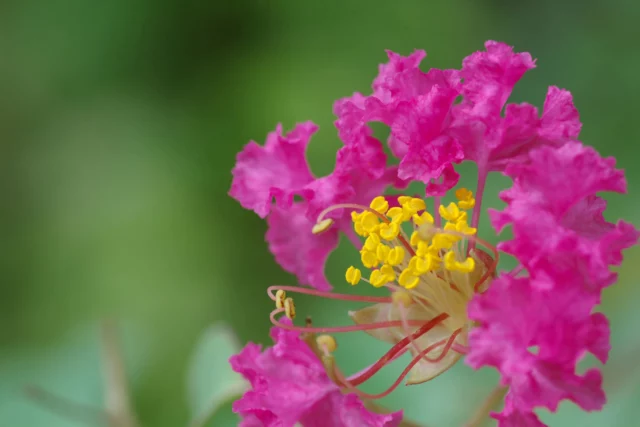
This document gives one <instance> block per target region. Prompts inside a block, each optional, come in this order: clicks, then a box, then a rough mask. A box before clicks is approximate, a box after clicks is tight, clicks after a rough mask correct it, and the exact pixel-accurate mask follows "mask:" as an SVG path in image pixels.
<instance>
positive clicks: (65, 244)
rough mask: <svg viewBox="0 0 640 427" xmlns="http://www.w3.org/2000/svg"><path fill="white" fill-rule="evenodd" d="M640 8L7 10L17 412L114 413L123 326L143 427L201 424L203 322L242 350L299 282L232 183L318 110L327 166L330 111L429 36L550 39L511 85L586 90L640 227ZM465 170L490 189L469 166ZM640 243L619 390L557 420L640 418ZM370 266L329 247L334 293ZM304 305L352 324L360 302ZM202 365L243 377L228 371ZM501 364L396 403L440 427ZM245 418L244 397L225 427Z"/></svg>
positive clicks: (15, 417)
mask: <svg viewBox="0 0 640 427" xmlns="http://www.w3.org/2000/svg"><path fill="white" fill-rule="evenodd" d="M639 18H640V3H638V2H634V1H631V0H616V1H609V2H601V1H598V0H584V1H581V2H578V1H569V0H567V1H556V0H538V1H535V2H514V1H506V0H477V1H471V0H450V1H446V2H445V1H427V0H421V1H411V0H404V1H402V2H388V1H366V2H365V1H338V0H323V1H315V2H311V1H294V0H288V1H284V0H272V1H266V0H265V1H260V0H236V1H234V2H230V1H218V2H198V1H182V2H179V1H157V0H154V1H151V0H137V1H133V2H132V1H128V0H112V1H98V0H51V1H37V0H20V1H18V0H15V1H11V0H9V1H4V2H2V4H1V5H0V52H1V54H0V94H1V95H0V141H1V142H0V144H1V145H0V146H1V147H2V150H1V152H0V197H1V200H2V203H1V205H0V206H1V207H0V227H1V230H0V232H1V234H0V235H1V240H0V241H1V243H0V250H1V256H0V266H1V270H0V271H1V275H0V280H1V282H0V290H1V294H0V295H1V296H0V316H1V317H0V319H1V321H0V425H1V426H18V427H19V426H51V427H63V426H74V425H82V422H81V421H82V420H81V419H80V418H81V417H79V416H78V414H76V413H73V411H71V412H72V413H66V415H64V416H58V415H55V414H52V413H51V411H49V410H46V409H45V408H44V406H43V404H42V402H40V403H35V402H34V401H33V399H31V400H30V399H28V398H26V397H25V394H24V393H23V387H24V386H25V385H28V384H37V385H38V386H41V387H43V388H45V389H46V390H49V391H52V392H55V393H57V394H58V395H60V396H64V397H65V398H68V399H71V400H73V401H75V402H79V403H84V404H92V405H95V406H98V407H99V406H100V405H102V400H103V395H104V393H105V392H104V381H103V379H102V377H101V371H100V370H101V359H100V345H99V344H100V340H99V324H100V321H101V320H102V319H104V318H106V317H109V318H113V319H116V320H117V322H118V324H119V328H120V332H121V335H122V340H123V345H124V354H125V360H126V363H127V373H128V378H129V382H130V389H131V394H132V400H133V404H134V405H135V409H136V412H137V414H138V417H139V419H140V421H141V424H142V425H144V426H154V427H155V426H157V427H165V426H166V427H175V426H180V425H187V422H188V420H189V419H190V418H191V417H192V414H191V413H190V402H189V398H188V392H187V388H188V386H187V382H188V381H187V377H188V372H189V370H190V368H189V365H190V364H191V363H193V358H194V356H193V353H194V348H195V347H196V343H197V342H198V340H200V339H201V338H200V337H201V336H202V334H203V332H204V331H205V330H206V329H207V328H208V327H209V326H210V325H212V324H215V323H217V322H220V321H224V322H225V323H226V325H229V326H230V327H231V328H232V329H233V331H234V333H235V334H236V335H237V337H238V340H239V341H240V342H242V343H244V342H246V341H249V340H251V341H257V342H263V343H269V342H270V341H269V338H268V336H267V333H268V329H269V321H268V317H267V316H268V313H269V311H270V310H271V308H272V303H271V301H270V300H269V299H268V298H267V297H266V295H265V288H266V287H267V286H268V285H271V284H276V283H277V284H294V283H295V280H294V278H293V277H292V276H290V275H288V274H286V273H284V272H283V271H282V270H281V269H280V268H279V267H278V266H277V265H276V263H275V262H274V261H273V259H272V257H271V255H270V254H269V252H268V250H267V246H266V244H265V242H264V232H265V229H266V228H265V223H264V221H262V220H260V219H259V218H258V217H257V216H256V215H255V214H253V213H252V212H248V211H245V210H243V209H242V208H241V207H240V206H239V205H238V204H237V203H236V202H235V201H234V200H232V199H231V198H229V197H228V196H227V191H228V189H229V186H230V182H231V174H230V170H231V168H232V166H233V164H234V161H235V155H236V153H237V152H238V151H239V150H240V149H241V148H242V147H243V145H244V144H245V143H247V142H248V141H249V140H251V139H253V140H256V141H258V142H260V143H262V142H263V141H264V138H265V136H266V134H267V133H268V132H269V131H271V130H272V129H274V127H275V125H276V124H277V123H279V122H280V123H282V124H283V125H284V127H285V129H289V128H291V127H292V126H293V125H294V124H295V123H296V122H298V121H303V120H308V119H311V120H314V121H315V122H316V123H318V124H319V125H320V127H321V131H320V133H319V134H317V135H316V137H315V139H314V140H313V142H312V144H311V146H310V149H309V153H308V157H309V161H310V162H311V165H312V167H313V169H314V172H315V173H317V174H318V175H321V174H326V173H328V172H329V171H331V169H332V161H333V159H334V155H335V151H336V149H337V148H338V147H339V146H340V142H339V140H338V138H337V136H336V132H335V129H334V127H333V124H332V122H333V120H334V118H333V116H332V112H331V111H332V110H331V108H332V103H333V101H334V100H336V99H338V98H340V97H343V96H347V95H350V94H351V93H352V92H353V91H364V92H367V91H368V90H369V86H370V83H371V81H372V79H373V77H374V76H375V75H376V73H377V65H378V64H379V63H381V62H384V61H385V60H386V56H385V54H384V49H392V50H394V51H397V52H400V53H402V54H408V53H410V52H411V51H412V50H413V49H415V48H424V49H426V50H427V52H428V54H429V57H428V58H427V60H426V65H427V66H433V67H443V68H444V67H459V66H460V64H461V60H462V58H463V57H464V56H466V55H468V54H469V53H471V52H473V51H476V50H479V49H482V45H483V42H484V41H485V40H487V39H496V40H501V41H505V42H507V43H509V44H511V45H514V46H515V47H516V49H517V50H519V51H530V52H531V53H532V55H533V56H534V57H536V58H538V63H537V64H538V68H537V69H535V70H533V71H531V72H529V73H528V74H527V75H526V76H525V77H524V79H523V80H522V81H521V83H520V84H519V85H518V87H517V89H516V91H515V92H514V95H513V97H512V100H515V101H523V100H527V101H529V102H531V103H533V104H536V105H538V106H541V104H542V101H543V99H544V95H545V93H546V88H547V86H548V85H551V84H555V85H558V86H560V87H565V88H568V89H570V90H571V91H572V93H573V95H574V98H575V102H576V104H577V106H578V108H579V110H580V112H581V117H582V120H583V122H584V127H583V132H582V139H583V140H584V141H585V142H586V143H588V144H590V145H593V146H595V147H596V148H597V149H598V150H599V151H600V152H601V153H602V154H603V155H612V156H616V157H617V158H618V164H619V166H620V167H622V168H624V169H626V171H627V176H628V180H629V194H628V195H626V196H615V197H610V198H609V200H610V209H609V212H608V216H609V219H616V218H618V217H622V218H625V219H627V220H630V221H632V222H635V223H636V224H640V211H639V205H640V169H639V168H638V160H639V157H640V156H639V153H640V151H639V148H638V136H639V132H638V117H637V114H638V111H639V110H638V108H637V106H636V105H635V104H636V102H637V100H638V99H639V98H640V80H639V79H638V75H639V74H640V55H638V47H637V43H638V40H639V37H638V36H639V35H640V34H639V33H638V25H637V23H638V20H639ZM376 132H377V133H379V134H380V136H381V137H384V132H385V130H384V129H383V128H377V129H376ZM463 171H467V172H469V171H472V169H468V168H467V169H464V168H463ZM464 182H465V183H467V184H469V185H470V186H471V188H473V176H472V175H469V174H467V177H466V181H464ZM505 184H506V181H505V180H503V179H501V178H500V177H493V178H492V180H491V182H490V185H489V189H488V191H487V192H488V194H489V198H488V200H489V202H488V205H493V206H500V204H499V202H498V199H497V192H498V190H499V189H500V188H501V187H502V186H504V185H505ZM483 225H484V228H483V230H482V231H481V235H483V236H484V237H490V236H491V230H490V229H488V228H487V227H486V226H487V221H486V217H485V218H484V219H483ZM345 243H346V242H345ZM626 257H627V260H626V262H625V264H624V265H623V267H622V268H621V269H620V283H619V284H618V285H616V286H615V287H613V288H611V289H610V290H608V291H607V292H606V293H605V301H604V303H603V305H602V309H603V310H604V311H605V312H606V313H607V314H608V315H609V316H610V319H611V323H612V328H613V334H612V339H613V344H614V347H613V350H612V352H611V360H610V365H608V366H607V368H605V373H606V387H607V389H608V390H609V392H610V394H609V400H610V402H609V404H608V405H607V407H606V409H605V410H604V411H603V412H602V413H597V414H586V413H583V412H580V411H578V410H577V409H575V407H574V406H573V405H571V404H565V405H562V406H561V408H560V411H559V414H555V415H547V414H546V413H543V414H542V416H543V419H544V420H546V421H547V422H550V423H551V425H554V426H556V425H558V426H573V425H581V426H603V425H606V426H631V425H635V423H634V422H633V421H632V420H634V419H636V420H637V417H638V415H640V407H639V406H638V404H637V403H638V401H639V399H640V385H639V384H640V377H639V375H638V367H637V365H638V362H637V357H635V356H634V354H637V352H638V350H640V336H639V335H638V333H637V331H638V328H639V327H640V312H639V311H638V310H637V304H636V303H635V300H636V299H637V298H638V297H640V289H639V288H638V284H639V283H638V282H639V279H638V275H637V273H636V271H637V270H635V268H634V266H636V265H638V262H640V251H639V250H638V249H633V250H630V251H628V252H627V254H626ZM354 259H357V254H356V253H355V251H354V250H352V249H350V247H349V246H348V245H347V244H345V245H342V247H341V248H340V249H339V250H338V251H337V252H336V253H335V254H334V255H333V256H332V257H331V259H330V261H329V265H328V274H329V277H330V278H331V279H332V280H333V282H334V283H335V284H336V288H337V289H339V290H342V289H345V286H346V285H343V284H342V283H343V279H342V274H343V271H344V268H345V267H346V266H348V265H349V264H350V263H351V262H352V261H353V260H354ZM347 291H349V290H347ZM297 303H298V304H297V305H298V311H299V312H300V313H301V314H312V315H313V316H314V321H315V322H316V323H325V324H334V325H335V324H344V323H346V322H347V321H348V318H347V317H346V310H347V309H349V308H353V307H352V306H349V305H343V304H339V303H333V302H330V303H327V302H324V301H317V300H314V299H304V298H301V299H299V300H298V301H297ZM352 338H353V339H350V340H342V341H340V345H341V348H340V351H339V353H338V358H339V361H340V363H341V364H342V365H344V368H345V370H346V371H348V372H351V371H354V370H356V369H358V368H359V367H361V366H363V365H364V364H365V363H369V361H370V360H371V359H370V357H371V355H372V354H375V353H381V352H382V351H383V347H382V346H381V345H378V344H376V343H374V342H373V341H372V340H369V339H368V338H367V337H366V336H365V335H364V334H362V336H360V335H358V334H354V335H353V336H352ZM205 360H206V358H205ZM586 363H587V364H589V363H591V362H590V361H589V360H588V361H587V362H586ZM221 366H222V367H221ZM204 369H205V370H206V369H209V370H210V372H209V374H211V375H213V377H212V378H222V377H223V376H225V375H227V376H228V373H226V372H222V371H221V370H224V369H226V368H225V365H224V364H222V365H220V364H219V363H218V364H217V366H212V367H211V368H208V367H206V366H205V368H204ZM396 371H397V370H396ZM395 373H396V372H394V370H393V369H391V370H390V372H388V373H384V374H382V375H381V376H380V377H379V378H376V379H375V380H374V381H373V382H372V384H371V386H370V389H371V390H380V389H382V388H386V385H388V384H389V383H390V382H391V381H392V378H393V375H394V374H395ZM205 376H206V375H205ZM225 378H226V377H225ZM496 378H497V376H496V375H495V373H494V372H491V371H490V370H482V371H480V372H474V371H472V370H471V369H469V368H468V367H466V366H465V365H464V364H463V363H460V364H458V365H457V366H456V367H455V368H454V369H453V370H451V371H450V372H448V373H447V374H446V375H443V376H441V377H439V378H437V379H436V380H434V381H433V382H431V383H428V384H424V385H421V386H413V387H401V388H400V389H399V390H398V391H396V392H395V393H394V394H393V395H391V396H390V397H389V398H388V399H386V400H385V401H384V404H386V405H388V406H389V407H391V408H398V407H400V406H403V407H404V408H405V409H406V414H407V416H408V417H409V418H412V419H415V420H419V421H422V422H424V423H427V424H428V425H430V426H456V425H461V424H462V422H463V421H464V420H465V419H466V418H467V417H468V416H469V415H470V413H471V412H472V411H473V410H474V408H475V407H476V406H477V405H478V404H479V402H480V401H481V400H482V398H483V396H484V395H486V394H487V393H488V392H489V390H490V389H491V388H492V387H493V385H494V384H495V382H496ZM214 382H215V381H214ZM63 412H65V411H64V410H63ZM67 412H69V411H67ZM236 423H237V420H236V419H235V418H234V416H233V415H232V413H231V410H230V404H228V403H227V404H225V405H224V406H223V407H222V408H221V409H220V411H219V412H218V413H217V414H216V416H215V417H214V419H213V420H212V421H211V423H210V424H209V425H215V426H226V425H236ZM488 425H489V424H488Z"/></svg>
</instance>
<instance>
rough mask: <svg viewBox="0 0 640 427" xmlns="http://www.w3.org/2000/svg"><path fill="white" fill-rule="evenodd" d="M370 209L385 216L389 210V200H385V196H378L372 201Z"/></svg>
mask: <svg viewBox="0 0 640 427" xmlns="http://www.w3.org/2000/svg"><path fill="white" fill-rule="evenodd" d="M369 207H370V208H371V209H373V210H374V211H376V212H380V213H381V214H385V213H386V212H387V210H388V209H389V202H387V199H385V198H384V197H383V196H378V197H376V198H375V199H373V200H372V201H371V204H370V205H369Z"/></svg>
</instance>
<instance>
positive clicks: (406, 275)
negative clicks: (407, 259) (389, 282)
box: [398, 268, 420, 289]
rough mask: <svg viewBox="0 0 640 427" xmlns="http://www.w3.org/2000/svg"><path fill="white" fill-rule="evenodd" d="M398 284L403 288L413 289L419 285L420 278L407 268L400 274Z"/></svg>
mask: <svg viewBox="0 0 640 427" xmlns="http://www.w3.org/2000/svg"><path fill="white" fill-rule="evenodd" d="M398 283H400V286H402V287H403V288H406V289H413V288H415V287H416V286H418V283H420V278H419V277H418V276H416V275H415V274H414V273H413V271H411V270H410V269H408V268H407V269H406V270H404V271H403V272H402V273H401V274H400V277H399V278H398Z"/></svg>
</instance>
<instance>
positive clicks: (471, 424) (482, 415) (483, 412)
mask: <svg viewBox="0 0 640 427" xmlns="http://www.w3.org/2000/svg"><path fill="white" fill-rule="evenodd" d="M507 390H508V387H504V386H501V385H498V386H496V388H494V389H493V391H492V392H491V393H490V394H489V396H487V398H486V399H485V400H484V402H483V403H482V405H481V406H480V407H479V408H478V409H477V410H476V412H475V413H474V414H473V417H472V418H471V419H470V420H469V421H467V423H466V424H465V425H464V427H480V426H482V425H484V423H485V422H486V421H487V417H488V416H489V414H490V413H491V411H493V410H494V409H495V408H496V407H497V406H498V405H499V404H500V402H502V399H503V398H504V396H505V395H506V394H507Z"/></svg>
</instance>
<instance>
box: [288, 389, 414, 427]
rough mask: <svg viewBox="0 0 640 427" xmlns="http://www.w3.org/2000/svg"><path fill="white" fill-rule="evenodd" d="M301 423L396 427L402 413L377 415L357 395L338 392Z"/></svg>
mask: <svg viewBox="0 0 640 427" xmlns="http://www.w3.org/2000/svg"><path fill="white" fill-rule="evenodd" d="M300 421H301V423H302V425H303V426H304V427H325V426H335V427H395V426H398V425H400V422H401V421H402V412H401V411H399V412H393V413H390V414H376V413H373V412H371V411H369V410H368V409H367V408H365V406H364V404H363V403H362V401H361V400H360V399H359V398H358V396H356V395H355V394H348V395H343V394H341V393H340V392H338V391H336V392H334V393H331V394H330V395H328V396H327V398H325V399H322V400H320V401H319V402H318V403H316V405H315V406H314V407H313V408H311V410H310V411H309V412H308V413H306V414H305V416H304V417H303V418H302V419H301V420H300Z"/></svg>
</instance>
